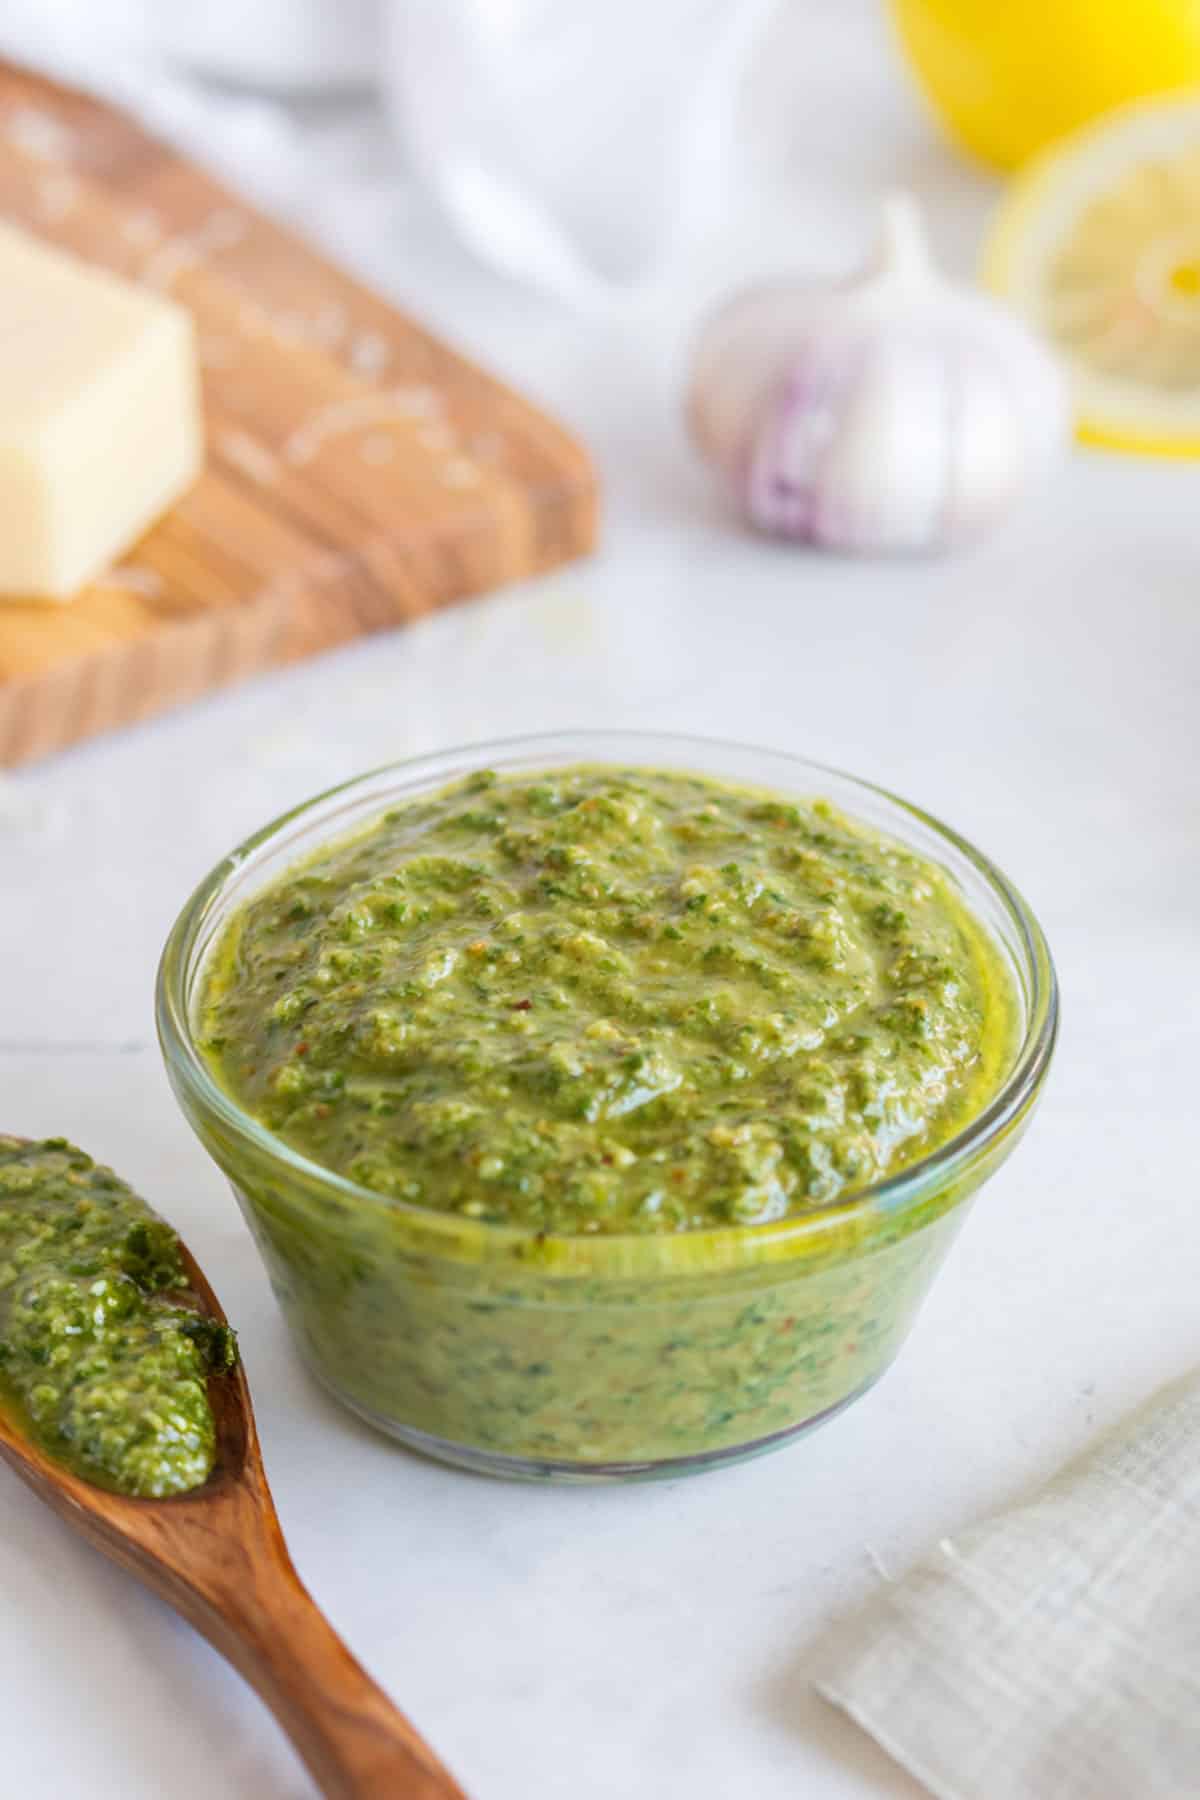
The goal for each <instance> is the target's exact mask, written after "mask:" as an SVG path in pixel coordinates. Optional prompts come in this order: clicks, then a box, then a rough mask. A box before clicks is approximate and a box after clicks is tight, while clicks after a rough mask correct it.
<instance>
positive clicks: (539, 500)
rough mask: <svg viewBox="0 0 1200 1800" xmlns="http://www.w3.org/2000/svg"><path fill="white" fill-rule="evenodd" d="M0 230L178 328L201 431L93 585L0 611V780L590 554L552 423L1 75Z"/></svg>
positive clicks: (575, 448) (141, 153)
mask: <svg viewBox="0 0 1200 1800" xmlns="http://www.w3.org/2000/svg"><path fill="white" fill-rule="evenodd" d="M0 216H3V217H5V218H8V219H11V220H13V221H14V222H16V223H17V224H20V225H23V226H25V227H26V228H27V229H29V230H32V231H34V232H36V233H38V235H39V236H41V237H44V238H47V239H49V240H50V241H52V242H53V243H56V244H60V245H62V246H64V247H65V248H67V249H69V250H73V251H76V252H77V253H78V254H80V255H82V256H84V257H86V258H87V259H88V260H89V261H92V262H96V263H102V264H104V265H105V266H107V267H108V268H110V269H114V270H115V271H116V272H117V273H118V274H121V275H124V276H126V277H129V278H132V279H136V280H139V281H142V282H144V283H146V284H148V285H150V286H153V287H157V288H159V289H161V290H162V291H164V292H166V293H170V294H171V295H173V296H174V297H175V298H176V299H177V300H179V301H181V302H182V303H183V304H184V305H186V306H188V307H189V308H190V309H191V311H192V312H193V313H194V315H195V317H196V320H197V324H198V328H199V341H200V355H201V361H202V365H203V382H204V400H205V418H206V429H207V466H206V469H205V473H204V474H203V476H202V477H201V479H200V481H199V482H198V483H197V485H196V486H195V487H194V488H193V489H192V490H191V492H190V493H188V494H187V495H186V496H185V497H184V499H183V500H182V501H181V502H180V503H179V504H178V505H177V506H176V507H175V508H174V509H173V510H172V512H171V513H170V514H168V515H167V517H166V518H164V519H163V520H162V521H161V522H160V523H159V524H158V525H157V526H156V527H155V528H154V530H153V531H151V532H150V533H149V535H148V536H147V537H145V538H144V539H143V540H142V541H141V542H140V543H139V544H137V545H136V546H135V547H134V548H133V549H132V550H131V551H130V552H129V553H128V555H127V556H126V557H125V558H124V559H123V560H122V561H121V563H120V564H119V565H118V566H117V567H116V568H115V569H113V570H112V572H111V574H110V575H109V576H108V577H107V578H106V579H105V580H104V581H103V582H99V583H97V584H96V585H95V586H93V587H91V588H89V589H87V590H86V591H85V592H84V593H83V594H82V595H81V596H80V597H79V598H78V599H76V600H75V601H74V602H72V603H71V604H70V605H68V606H65V607H58V606H54V605H50V604H45V603H42V604H39V603H29V604H25V603H17V604H14V603H10V602H7V601H0V765H3V764H16V763H22V762H26V761H29V760H30V759H32V758H34V757H38V756H42V755H45V754H46V753H47V752H49V751H52V750H56V749H59V748H60V747H62V746H63V745H65V744H70V743H74V742H76V741H77V740H78V739H81V738H86V737H89V736H91V735H92V734H93V733H96V732H100V731H107V730H109V729H110V728H112V727H113V726H117V725H123V724H127V723H129V722H130V721H132V720H135V719H142V718H145V717H147V716H148V715H150V714H152V713H156V712H159V711H161V710H163V709H164V708H166V707H169V706H174V705H177V704H178V703H180V702H182V701H185V700H190V699H192V698H193V697H194V696H195V695H197V694H202V693H204V692H206V691H208V690H210V689H212V688H217V687H221V686H223V685H225V684H226V683H228V682H232V681H236V680H239V679H240V678H242V677H243V676H246V675H250V674H253V673H254V672H255V671H258V670H263V669H267V668H270V667H272V666H274V665H277V664H280V663H287V662H292V661H294V660H296V659H297V658H299V657H303V656H310V655H312V654H313V653H314V652H315V651H318V650H323V649H325V648H327V647H328V646H330V645H333V644H338V643H342V642H344V641H345V640H346V639H349V638H353V637H357V636H359V635H360V634H362V633H365V632H371V631H381V630H385V629H387V628H388V627H390V626H393V625H397V624H400V623H402V622H403V621H405V620H408V619H413V618H416V617H418V616H419V615H420V614H422V613H426V612H429V611H430V610H431V609H432V608H434V607H437V606H442V605H444V604H446V603H447V602H449V601H451V600H456V599H459V598H461V597H462V596H464V595H467V594H475V593H479V592H481V591H482V590H483V589H486V588H489V587H493V586H495V585H496V584H498V583H500V582H504V581H510V580H512V579H514V578H516V577H518V576H522V575H529V574H533V573H535V572H537V571H538V570H542V569H547V568H549V567H551V566H552V565H553V564H555V563H558V562H560V561H562V560H563V559H564V558H566V557H570V556H576V555H578V554H579V553H580V552H582V551H585V550H587V549H589V548H590V547H591V544H592V542H593V537H594V531H595V516H596V481H595V476H594V473H593V470H592V467H591V464H590V462H589V460H588V457H587V455H586V453H585V452H584V451H583V450H582V449H581V447H580V446H579V445H578V444H577V443H576V442H574V440H573V439H572V438H571V437H569V436H568V435H567V433H566V432H564V431H563V430H562V428H561V427H560V426H558V425H556V424H555V423H554V422H553V421H551V420H550V419H548V418H547V417H546V416H545V415H544V414H543V413H541V412H539V411H538V409H537V408H536V407H534V406H532V405H531V404H529V402H528V401H525V400H522V399H521V398H520V396H519V395H517V394H514V393H512V392H510V391H509V390H508V389H507V388H505V387H503V386H502V385H501V384H500V383H499V382H497V381H495V380H493V379H492V377H491V376H489V375H486V374H484V373H483V372H482V371H481V370H479V369H476V368H474V367H473V366H472V365H471V364H470V363H469V362H467V361H465V360H464V359H463V358H462V357H460V356H459V355H457V354H456V352H454V351H452V350H450V349H448V348H447V347H446V346H445V345H444V344H442V343H440V342H439V340H438V339H437V338H436V337H434V336H432V335H431V334H430V333H429V332H427V331H426V330H425V329H424V328H423V327H422V326H420V325H418V324H417V323H415V322H414V321H413V320H412V319H410V318H408V317H406V316H405V315H404V314H403V313H400V312H397V311H396V310H395V308H393V307H391V306H389V305H388V304H387V303H386V302H385V301H383V300H381V299H379V298H378V296H376V295H374V294H372V293H370V292H369V291H368V290H367V289H365V288H363V287H360V286H359V285H358V284H357V283H356V282H354V281H351V280H350V279H349V278H348V277H347V276H346V275H344V274H342V273H341V271H340V270H338V269H336V268H334V267H332V266H331V265H330V264H329V263H327V262H324V261H323V260H322V259H321V258H320V257H319V256H318V255H316V254H315V253H314V252H313V251H312V250H311V249H309V248H308V246H307V245H305V244H304V243H302V242H301V241H300V240H299V239H297V238H296V237H294V236H292V235H291V234H290V233H289V232H287V231H284V230H281V229H280V227H279V226H277V225H273V224H271V223H270V222H269V221H268V220H267V219H264V218H263V217H262V216H261V215H259V214H258V213H256V212H254V211H253V209H252V208H250V207H248V206H246V205H244V204H243V203H242V201H240V200H239V199H238V198H237V197H236V196H235V195H233V194H231V193H229V192H228V191H227V190H226V189H224V188H222V187H221V186H220V185H219V184H218V183H217V182H215V181H214V180H212V179H211V177H209V176H208V175H206V174H204V173H203V172H202V171H201V170H199V169H197V168H194V167H193V166H192V165H191V164H189V163H187V162H185V161H183V160H182V159H181V158H180V157H179V156H177V155H176V154H175V153H174V152H173V151H172V150H170V149H168V148H167V147H166V146H165V145H163V144H161V143H158V142H157V141H156V140H155V139H153V138H150V137H148V136H146V134H145V133H144V132H143V131H142V130H141V129H140V128H139V127H138V126H137V125H135V124H134V123H133V122H132V121H131V120H130V119H128V118H126V117H124V116H123V115H122V114H120V113H118V112H115V111H113V110H112V109H111V108H109V107H106V106H103V105H101V104H100V103H99V102H97V101H95V100H93V99H91V98H89V97H87V96H85V95H83V94H79V93H74V92H71V91H68V90H66V89H64V88H60V87H57V86H55V85H54V84H52V83H50V82H48V81H45V80H43V79H42V78H41V77H39V76H36V75H33V74H30V73H29V72H27V71H25V70H21V69H18V68H15V67H13V66H11V65H9V64H6V63H3V62H0ZM2 403H3V397H2V396H0V404H2Z"/></svg>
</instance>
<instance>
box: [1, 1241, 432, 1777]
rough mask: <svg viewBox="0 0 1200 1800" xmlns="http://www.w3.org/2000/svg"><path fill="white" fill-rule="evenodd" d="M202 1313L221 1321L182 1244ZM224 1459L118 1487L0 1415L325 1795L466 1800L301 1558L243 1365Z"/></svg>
mask: <svg viewBox="0 0 1200 1800" xmlns="http://www.w3.org/2000/svg"><path fill="white" fill-rule="evenodd" d="M183 1256H184V1261H185V1263H186V1266H187V1269H188V1274H189V1278H190V1281H191V1286H192V1290H193V1294H194V1296H195V1298H196V1299H197V1300H198V1301H199V1304H200V1306H201V1308H202V1310H203V1311H205V1312H206V1313H210V1314H212V1316H213V1317H215V1318H218V1319H221V1320H222V1321H223V1320H224V1316H225V1315H224V1313H223V1312H222V1311H221V1307H220V1304H219V1303H218V1301H217V1298H216V1295H215V1294H214V1293H213V1291H212V1289H211V1288H210V1287H209V1285H208V1282H207V1281H206V1280H205V1278H204V1276H203V1274H202V1273H201V1271H200V1269H199V1268H198V1266H197V1264H196V1262H195V1261H194V1259H193V1258H192V1257H191V1255H190V1254H189V1253H188V1252H187V1251H186V1250H184V1251H183ZM209 1399H210V1402H211V1404H212V1409H213V1415H214V1418H215V1420H216V1427H217V1459H216V1465H215V1467H214V1469H213V1473H212V1475H211V1476H210V1477H209V1479H208V1481H206V1482H205V1484H204V1486H203V1487H200V1488H197V1489H195V1490H194V1492H192V1493H190V1494H180V1495H177V1496H174V1497H172V1498H171V1499H167V1500H138V1499H132V1498H130V1497H129V1496H127V1495H124V1494H113V1493H109V1492H108V1491H107V1489H105V1488H100V1487H95V1486H93V1485H92V1483H91V1482H88V1481H85V1480H84V1479H83V1478H82V1477H81V1476H78V1475H76V1474H74V1473H73V1472H72V1471H71V1470H70V1469H68V1468H66V1467H64V1466H63V1465H62V1464H61V1463H58V1462H55V1461H54V1459H53V1458H52V1457H50V1456H48V1455H46V1454H45V1452H43V1451H42V1450H41V1449H40V1448H39V1447H38V1445H37V1444H35V1443H33V1442H32V1441H31V1440H30V1439H29V1438H28V1437H26V1436H25V1434H24V1433H23V1431H22V1430H21V1429H20V1428H19V1426H18V1424H17V1423H16V1422H15V1421H13V1420H11V1419H9V1418H6V1417H5V1415H4V1413H3V1412H2V1411H0V1456H3V1458H4V1460H5V1461H6V1462H8V1463H10V1464H11V1465H12V1467H13V1468H14V1469H15V1470H16V1472H17V1474H18V1475H19V1476H20V1477H21V1478H22V1480H23V1481H25V1482H27V1483H28V1485H29V1486H30V1487H31V1488H32V1489H33V1491H34V1493H35V1494H37V1495H38V1496H39V1497H40V1498H41V1499H42V1500H44V1501H45V1502H46V1504H47V1505H48V1506H52V1507H53V1508H54V1510H55V1512H57V1513H59V1514H60V1515H61V1516H62V1517H63V1518H64V1519H66V1521H67V1522H68V1524H70V1525H73V1526H74V1528H75V1530H76V1531H78V1532H79V1533H80V1534H81V1536H83V1537H85V1538H87V1540H88V1542H89V1543H91V1544H94V1545H95V1546H96V1548H97V1549H98V1550H102V1551H103V1552H104V1554H105V1555H106V1556H109V1557H111V1558H112V1560H113V1561H114V1562H116V1563H119V1564H120V1565H121V1567H122V1568H124V1569H128V1570H129V1571H130V1573H131V1574H133V1575H136V1576H137V1577H138V1579H139V1580H140V1581H143V1582H144V1583H145V1584H146V1586H147V1587H149V1588H152V1589H153V1590H154V1592H155V1593H156V1594H158V1595H159V1596H160V1597H161V1598H162V1599H163V1600H165V1601H166V1602H167V1604H168V1605H169V1606H173V1607H174V1608H175V1610H176V1612H179V1613H182V1615H183V1617H184V1618H185V1619H187V1620H188V1622H189V1624H191V1625H194V1626H195V1627H196V1629H197V1631H199V1632H202V1633H203V1635H204V1636H205V1637H206V1638H207V1639H208V1641H209V1643H210V1644H212V1645H213V1647H214V1649H216V1650H219V1651H220V1653H221V1655H222V1656H224V1657H225V1658H226V1659H227V1660H228V1661H229V1662H231V1663H232V1664H233V1666H234V1668H235V1669H237V1670H238V1671H239V1672H240V1673H241V1674H242V1675H243V1676H245V1678H246V1680H247V1681H248V1682H249V1683H250V1685H251V1686H252V1687H253V1688H255V1689H256V1690H257V1692H258V1693H259V1695H260V1696H261V1697H262V1699H263V1700H265V1701H266V1703H267V1705H268V1706H269V1707H270V1709H271V1711H272V1712H273V1713H274V1714H275V1717H276V1718H277V1719H278V1721H279V1723H280V1725H281V1726H282V1727H283V1729H284V1731H286V1732H287V1734H288V1736H289V1737H290V1738H291V1740H292V1743H293V1744H294V1745H295V1747H296V1750H297V1751H298V1752H299V1754H300V1756H301V1757H302V1758H303V1760H304V1762H305V1763H306V1765H307V1766H308V1769H309V1772H310V1773H311V1775H312V1777H313V1779H314V1780H315V1782H316V1783H317V1786H318V1787H319V1788H320V1790H321V1792H322V1794H324V1795H325V1796H326V1797H327V1800H466V1796H465V1795H464V1793H463V1790H462V1789H461V1788H460V1787H459V1786H458V1784H457V1783H456V1782H455V1781H454V1779H453V1777H452V1776H451V1775H449V1774H448V1773H447V1771H446V1770H445V1769H444V1768H443V1767H442V1765H441V1763H440V1762H439V1761H438V1759H437V1757H436V1756H435V1755H434V1753H433V1751H432V1750H431V1749H430V1748H429V1746H428V1745H427V1744H426V1743H424V1741H423V1740H422V1739H421V1737H420V1736H419V1735H418V1733H417V1732H416V1730H415V1729H414V1728H413V1726H412V1725H410V1723H409V1721H408V1720H407V1719H406V1718H405V1717H404V1714H403V1713H402V1712H400V1711H399V1710H398V1708H396V1707H395V1706H393V1705H392V1702H391V1701H390V1700H389V1699H388V1697H387V1695H386V1694H385V1693H384V1692H383V1690H382V1688H380V1687H379V1686H378V1685H377V1684H376V1683H375V1682H374V1681H372V1679H371V1677H370V1676H369V1675H368V1674H367V1672H366V1670H365V1669H364V1668H362V1666H361V1665H360V1664H359V1663H358V1662H356V1661H355V1659H354V1657H353V1656H351V1654H350V1652H349V1650H348V1649H347V1648H346V1646H345V1644H344V1643H343V1642H342V1640H341V1638H340V1637H338V1635H337V1633H336V1632H335V1631H334V1629H333V1627H332V1625H330V1623H329V1621H328V1620H327V1619H326V1618H325V1616H324V1614H323V1613H322V1612H321V1611H320V1609H319V1608H318V1607H317V1605H316V1603H315V1601H314V1600H313V1599H312V1597H311V1595H310V1594H309V1593H308V1590H307V1589H306V1588H305V1587H304V1585H303V1583H302V1582H301V1580H300V1577H299V1576H298V1575H297V1573H296V1571H295V1569H294V1568H293V1566H292V1559H291V1557H290V1556H289V1555H288V1551H287V1545H286V1544H285V1543H284V1540H283V1532H282V1531H281V1530H280V1526H279V1520H278V1517H277V1516H276V1513H275V1505H274V1502H273V1501H272V1499H271V1491H270V1489H269V1487H268V1486H267V1479H266V1475H265V1474H264V1472H263V1465H262V1456H261V1453H260V1450H259V1444H258V1433H257V1431H256V1429H255V1425H254V1413H253V1410H252V1408H251V1405H250V1390H249V1388H248V1387H247V1385H246V1378H245V1375H244V1374H243V1372H242V1368H241V1365H240V1364H239V1365H238V1366H237V1367H236V1368H234V1369H233V1370H231V1371H230V1372H229V1373H228V1374H222V1375H214V1376H213V1377H212V1378H211V1380H210V1382H209Z"/></svg>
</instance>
